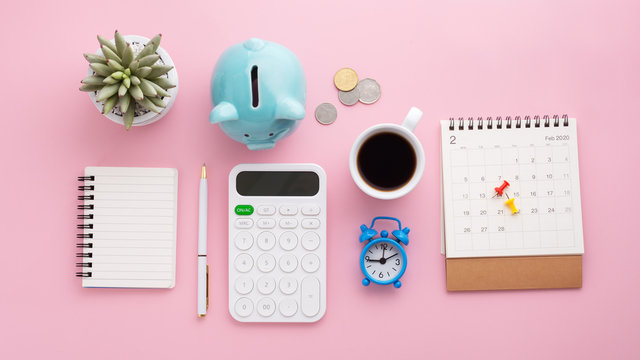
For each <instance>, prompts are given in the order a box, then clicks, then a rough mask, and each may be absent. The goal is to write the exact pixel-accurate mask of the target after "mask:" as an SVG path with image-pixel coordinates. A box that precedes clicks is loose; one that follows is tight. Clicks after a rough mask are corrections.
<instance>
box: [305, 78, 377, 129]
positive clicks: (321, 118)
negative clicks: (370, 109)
mask: <svg viewBox="0 0 640 360" xmlns="http://www.w3.org/2000/svg"><path fill="white" fill-rule="evenodd" d="M333 83H334V84H335V86H336V88H338V90H339V91H338V99H339V100H340V102H341V103H343V104H344V105H348V106H351V105H355V104H356V103H357V102H358V101H360V102H361V103H363V104H373V103H374V102H376V101H378V99H380V84H378V82H377V81H375V80H373V79H369V78H367V79H362V80H360V81H358V74H357V73H356V72H355V70H353V69H351V68H342V69H340V70H338V71H337V72H336V74H335V75H334V76H333ZM315 115H316V120H318V122H319V123H321V124H323V125H329V124H332V123H333V122H334V121H336V118H337V117H338V111H337V109H336V107H335V106H334V105H333V104H330V103H322V104H320V105H318V107H317V108H316V112H315Z"/></svg>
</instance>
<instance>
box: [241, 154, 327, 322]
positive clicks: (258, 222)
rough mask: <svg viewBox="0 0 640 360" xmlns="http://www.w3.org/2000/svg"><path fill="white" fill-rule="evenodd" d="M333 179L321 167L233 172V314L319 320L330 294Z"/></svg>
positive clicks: (249, 318) (254, 167)
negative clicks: (329, 219) (329, 181)
mask: <svg viewBox="0 0 640 360" xmlns="http://www.w3.org/2000/svg"><path fill="white" fill-rule="evenodd" d="M326 279H327V176H326V174H325V172H324V170H323V169H322V168H321V167H320V166H318V165H315V164H241V165H238V166H236V167H234V168H233V169H232V170H231V173H230V174H229V312H230V313H231V316H233V318H234V319H236V320H238V321H242V322H315V321H318V320H319V319H320V318H322V316H324V313H325V310H326V303H327V301H326V299H327V297H326V289H327V281H326Z"/></svg>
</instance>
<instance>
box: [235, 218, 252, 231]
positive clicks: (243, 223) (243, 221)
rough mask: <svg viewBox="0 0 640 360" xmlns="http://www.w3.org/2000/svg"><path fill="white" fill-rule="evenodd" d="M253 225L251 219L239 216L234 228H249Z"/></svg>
mask: <svg viewBox="0 0 640 360" xmlns="http://www.w3.org/2000/svg"><path fill="white" fill-rule="evenodd" d="M252 226H253V220H251V219H248V218H240V219H236V228H238V229H249V228H251V227H252Z"/></svg>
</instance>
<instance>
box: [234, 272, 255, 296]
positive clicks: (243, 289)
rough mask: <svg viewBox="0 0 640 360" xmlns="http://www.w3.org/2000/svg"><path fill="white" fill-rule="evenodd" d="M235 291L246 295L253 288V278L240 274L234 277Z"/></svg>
mask: <svg viewBox="0 0 640 360" xmlns="http://www.w3.org/2000/svg"><path fill="white" fill-rule="evenodd" d="M235 288H236V291H237V292H238V293H240V294H242V295H246V294H248V293H250V292H251V290H253V280H252V279H251V277H249V276H240V277H239V278H237V279H236V283H235Z"/></svg>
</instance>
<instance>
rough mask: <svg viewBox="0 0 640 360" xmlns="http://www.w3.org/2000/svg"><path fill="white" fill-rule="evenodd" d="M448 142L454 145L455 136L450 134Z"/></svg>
mask: <svg viewBox="0 0 640 360" xmlns="http://www.w3.org/2000/svg"><path fill="white" fill-rule="evenodd" d="M449 140H450V141H449V144H452V145H455V144H456V137H455V136H453V135H451V136H449Z"/></svg>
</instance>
